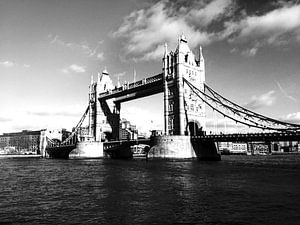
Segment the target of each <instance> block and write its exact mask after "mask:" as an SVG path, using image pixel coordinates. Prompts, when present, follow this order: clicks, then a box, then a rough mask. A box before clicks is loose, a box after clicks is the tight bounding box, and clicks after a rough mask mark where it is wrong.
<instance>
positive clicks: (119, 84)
mask: <svg viewBox="0 0 300 225" xmlns="http://www.w3.org/2000/svg"><path fill="white" fill-rule="evenodd" d="M119 87H121V83H120V76H119V75H118V83H117V88H119Z"/></svg>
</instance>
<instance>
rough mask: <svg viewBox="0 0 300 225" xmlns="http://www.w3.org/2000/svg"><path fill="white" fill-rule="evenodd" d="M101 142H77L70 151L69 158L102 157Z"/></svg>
mask: <svg viewBox="0 0 300 225" xmlns="http://www.w3.org/2000/svg"><path fill="white" fill-rule="evenodd" d="M103 157H104V153H103V142H100V141H83V142H78V143H77V145H76V148H75V149H74V150H73V151H71V152H70V154H69V158H71V159H82V158H103Z"/></svg>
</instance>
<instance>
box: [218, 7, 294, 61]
mask: <svg viewBox="0 0 300 225" xmlns="http://www.w3.org/2000/svg"><path fill="white" fill-rule="evenodd" d="M279 6H280V7H279V8H277V9H274V10H272V11H269V12H266V13H265V14H263V15H259V16H257V15H252V16H248V15H245V16H244V17H243V18H242V19H240V18H239V19H238V20H230V21H226V22H225V23H224V24H225V29H224V30H223V31H222V32H220V39H228V40H229V42H230V43H233V42H234V43H241V44H244V43H249V44H251V43H252V45H253V48H250V49H248V50H245V51H242V53H243V55H248V56H249V55H250V56H251V55H255V53H256V52H257V50H258V48H259V47H262V46H266V45H273V46H280V45H285V44H287V43H289V42H290V41H298V42H300V39H299V38H298V37H299V34H300V5H298V4H279ZM257 43H259V45H257ZM251 50H252V51H251ZM247 53H248V54H247Z"/></svg>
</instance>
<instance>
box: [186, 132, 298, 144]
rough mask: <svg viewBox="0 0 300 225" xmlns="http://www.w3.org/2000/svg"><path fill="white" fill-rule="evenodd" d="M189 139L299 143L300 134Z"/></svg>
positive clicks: (285, 133) (229, 135) (241, 135)
mask: <svg viewBox="0 0 300 225" xmlns="http://www.w3.org/2000/svg"><path fill="white" fill-rule="evenodd" d="M191 139H192V140H195V141H197V140H201V141H214V142H252V141H265V142H272V141H300V132H284V133H283V132H282V133H280V132H278V133H277V132H272V133H247V134H219V135H202V136H193V137H191Z"/></svg>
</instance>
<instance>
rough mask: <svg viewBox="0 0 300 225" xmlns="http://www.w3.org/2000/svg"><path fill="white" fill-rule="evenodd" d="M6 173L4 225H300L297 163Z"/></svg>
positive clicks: (55, 166)
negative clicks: (10, 224)
mask: <svg viewBox="0 0 300 225" xmlns="http://www.w3.org/2000/svg"><path fill="white" fill-rule="evenodd" d="M0 168H1V169H0V224H6V223H12V224H55V223H56V224H300V214H299V212H300V156H299V155H297V156H258V157H250V156H248V157H247V156H227V157H223V160H222V161H221V162H199V161H149V162H145V161H121V160H50V159H24V158H23V159H0Z"/></svg>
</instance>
